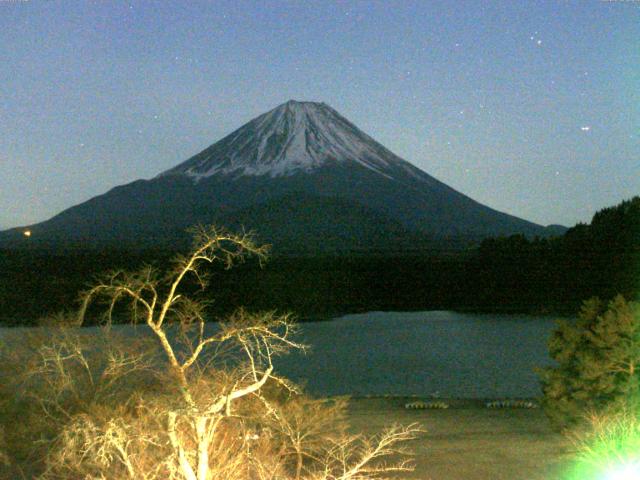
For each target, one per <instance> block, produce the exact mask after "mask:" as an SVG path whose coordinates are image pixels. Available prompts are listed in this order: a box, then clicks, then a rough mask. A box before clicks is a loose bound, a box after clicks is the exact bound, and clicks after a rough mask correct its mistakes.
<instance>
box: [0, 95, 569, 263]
mask: <svg viewBox="0 0 640 480" xmlns="http://www.w3.org/2000/svg"><path fill="white" fill-rule="evenodd" d="M211 223H213V224H218V225H224V226H227V227H229V228H231V229H238V228H240V227H243V226H244V227H247V228H250V229H252V230H255V231H257V232H258V233H259V239H260V240H261V241H263V242H266V243H271V244H273V245H274V251H275V252H277V253H303V254H327V253H340V252H364V253H367V252H383V253H393V252H396V253H397V252H409V251H424V250H430V249H436V250H437V249H451V248H455V247H456V246H458V247H459V246H461V245H469V244H471V243H474V242H478V241H480V240H482V239H483V238H487V237H491V236H508V235H513V234H522V235H524V236H526V237H527V238H533V237H536V236H539V237H546V236H549V235H553V234H558V233H562V229H561V228H555V227H549V228H545V227H542V226H540V225H536V224H534V223H531V222H528V221H526V220H522V219H520V218H517V217H514V216H511V215H508V214H505V213H501V212H498V211H496V210H493V209H491V208H489V207H486V206H484V205H481V204H480V203H478V202H476V201H474V200H472V199H471V198H469V197H467V196H465V195H463V194H462V193H460V192H457V191H456V190H454V189H452V188H450V187H448V186H447V185H445V184H444V183H442V182H440V181H438V180H436V179H435V178H433V177H431V176H430V175H428V174H427V173H425V172H423V171H422V170H420V169H418V168H416V167H415V166H413V165H412V164H410V163H408V162H406V161H405V160H403V159H401V158H400V157H398V156H397V155H395V154H393V153H392V152H391V151H389V150H388V149H386V148H385V147H384V146H382V145H381V144H380V143H378V142H376V141H375V140H374V139H373V138H371V137H370V136H368V135H367V134H365V133H364V132H362V131H361V130H360V129H358V128H357V127H356V126H355V125H353V124H352V123H351V122H349V121H348V120H347V119H346V118H344V117H342V116H341V115H340V114H339V113H338V112H336V111H335V110H334V109H332V108H331V107H329V106H328V105H326V104H324V103H314V102H296V101H289V102H287V103H285V104H282V105H280V106H278V107H276V108H275V109H273V110H271V111H269V112H267V113H265V114H263V115H260V116H259V117H257V118H255V119H253V120H251V121H250V122H249V123H247V124H245V125H244V126H242V127H240V128H239V129H237V130H236V131H234V132H232V133H231V134H229V135H228V136H226V137H224V138H223V139H221V140H220V141H218V142H216V143H214V144H213V145H211V146H210V147H208V148H207V149H205V150H203V151H202V152H200V153H198V154H197V155H195V156H193V157H192V158H190V159H188V160H187V161H185V162H183V163H181V164H179V165H177V166H176V167H174V168H171V169H169V170H167V171H165V172H163V173H161V174H159V175H158V176H156V177H155V178H152V179H150V180H137V181H134V182H132V183H129V184H127V185H122V186H118V187H115V188H113V189H112V190H110V191H109V192H107V193H105V194H103V195H99V196H96V197H94V198H92V199H90V200H88V201H86V202H84V203H81V204H79V205H76V206H74V207H71V208H69V209H67V210H65V211H63V212H61V213H59V214H58V215H56V216H54V217H53V218H51V219H49V220H47V221H45V222H42V223H38V224H35V225H30V226H25V227H22V228H16V229H11V230H8V231H5V232H1V233H0V247H5V248H13V247H23V246H40V247H47V246H49V247H55V246H64V247H79V248H105V247H109V248H110V247H118V248H138V249H144V248H149V247H160V248H163V247H167V248H169V247H176V246H180V245H182V244H183V243H185V242H186V241H188V234H186V233H185V231H186V229H187V228H188V227H190V226H192V225H194V224H211ZM26 230H29V231H30V233H31V235H30V236H29V237H26V236H25V235H24V232H25V231H26Z"/></svg>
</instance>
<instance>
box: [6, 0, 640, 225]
mask: <svg viewBox="0 0 640 480" xmlns="http://www.w3.org/2000/svg"><path fill="white" fill-rule="evenodd" d="M288 99H296V100H312V101H324V102H326V103H328V104H329V105H331V106H332V107H333V108H335V109H336V110H338V111H339V112H340V113H341V114H342V115H344V116H345V117H347V118H348V119H349V120H351V121H352V122H353V123H355V124H356V125H357V126H359V127H360V128H361V129H362V130H364V131H365V132H366V133H368V134H369V135H371V136H373V137H374V138H375V139H377V140H378V141H379V142H381V143H382V144H383V145H385V146H386V147H388V148H389V149H391V150H392V151H393V152H394V153H396V154H398V155H400V156H401V157H403V158H404V159H406V160H408V161H410V162H412V163H413V164H415V165H416V166H418V167H420V168H421V169H423V170H425V171H426V172H427V173H429V174H431V175H433V176H435V177H436V178H438V179H439V180H441V181H443V182H445V183H447V184H448V185H450V186H452V187H453V188H455V189H457V190H459V191H461V192H463V193H465V194H467V195H469V196H470V197H472V198H474V199H476V200H478V201H480V202H482V203H484V204H486V205H488V206H490V207H493V208H496V209H498V210H501V211H505V212H508V213H511V214H514V215H517V216H519V217H522V218H525V219H527V220H531V221H534V222H537V223H541V224H550V223H561V224H565V225H568V226H570V225H573V224H575V223H576V222H579V221H583V222H588V221H589V220H590V218H591V216H592V215H593V213H594V212H595V211H596V210H598V209H600V208H603V207H605V206H610V205H613V204H616V203H618V202H620V201H621V200H623V199H627V198H630V197H631V196H633V195H639V194H640V1H637V0H636V1H634V0H627V1H624V0H617V1H616V0H611V1H599V0H575V1H561V0H550V1H503V0H499V1H498V0H497V1H495V2H494V1H483V2H481V1H461V0H455V1H453V0H443V1H435V0H421V1H410V0H400V1H397V2H392V1H385V2H383V1H370V0H367V1H362V2H355V1H340V2H330V1H318V2H310V1H309V2H306V1H305V2H294V1H288V2H285V1H268V2H267V1H253V0H252V1H239V0H232V1H221V0H217V1H215V2H214V1H208V2H205V1H194V0H189V1H169V0H162V1H160V0H159V1H155V2H152V1H119V0H110V1H96V2H93V1H83V2H75V1H56V0H50V1H44V0H42V1H38V0H32V1H27V0H0V228H9V227H13V226H18V225H25V224H30V223H35V222H38V221H42V220H45V219H47V218H49V217H51V216H53V215H54V214H56V213H58V212H59V211H61V210H63V209H65V208H68V207H70V206H72V205H75V204H77V203H80V202H82V201H84V200H87V199H89V198H90V197H93V196H95V195H98V194H101V193H104V192H105V191H107V190H109V189H110V188H112V187H114V186H116V185H120V184H123V183H128V182H131V181H133V180H135V179H138V178H150V177H153V176H155V175H156V174H158V173H160V172H161V171H163V170H166V169H168V168H169V167H172V166H174V165H176V164H178V163H179V162H181V161H183V160H186V159H187V158H188V157H190V156H192V155H194V154H196V153H198V152H199V151H200V150H202V149H203V148H205V147H207V146H208V145H210V144H212V143H214V142H216V141H217V140H219V139H220V138H222V137H223V136H225V135H226V134H228V133H230V132H231V131H232V130H234V129H236V128H238V127H240V126H241V125H242V124H244V123H245V122H247V121H249V120H251V119H252V118H254V117H255V116H257V115H259V114H261V113H263V112H265V111H267V110H269V109H271V108H273V107H275V106H277V105H279V104H280V103H283V102H285V101H287V100H288Z"/></svg>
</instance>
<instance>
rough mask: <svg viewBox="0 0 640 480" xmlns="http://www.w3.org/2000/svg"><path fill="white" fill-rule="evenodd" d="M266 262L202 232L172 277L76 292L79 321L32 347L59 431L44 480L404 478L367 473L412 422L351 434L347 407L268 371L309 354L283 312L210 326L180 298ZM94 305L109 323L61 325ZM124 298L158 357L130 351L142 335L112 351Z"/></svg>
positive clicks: (40, 400)
mask: <svg viewBox="0 0 640 480" xmlns="http://www.w3.org/2000/svg"><path fill="white" fill-rule="evenodd" d="M265 254H266V249H265V248H264V247H259V246H257V245H256V244H255V242H254V240H253V239H252V237H251V235H247V234H243V235H234V234H230V233H228V232H225V231H222V230H217V229H214V228H200V229H198V231H197V232H196V237H195V242H194V246H193V249H192V250H191V252H190V253H189V254H188V255H186V256H182V257H180V258H178V259H177V260H176V261H175V263H174V264H173V268H172V269H171V271H170V272H169V273H168V274H166V275H160V274H159V273H158V272H157V271H156V270H154V269H152V268H148V267H147V268H144V269H142V270H140V271H138V272H135V273H127V272H114V273H112V274H110V275H108V276H107V277H105V278H104V279H103V280H102V281H100V282H98V283H97V284H96V285H95V286H94V287H92V288H90V289H89V290H88V291H86V292H85V293H84V294H83V296H82V306H81V308H80V311H79V314H78V316H77V318H75V319H71V320H70V319H69V318H68V317H65V319H64V322H61V323H65V324H66V325H67V327H65V328H62V329H60V330H59V332H60V333H58V334H56V335H53V336H51V338H45V339H44V340H42V339H41V340H42V341H41V342H40V345H39V346H38V348H35V349H34V348H31V349H27V350H29V351H32V352H34V353H32V361H31V366H30V367H29V368H27V371H28V372H29V375H27V377H28V378H29V381H31V382H32V385H33V386H37V387H38V388H34V389H32V393H31V394H30V395H32V397H33V398H34V399H36V400H37V402H33V403H37V404H38V405H40V408H41V409H42V411H43V412H45V416H46V417H47V418H50V419H55V421H56V422H57V425H58V427H57V430H56V432H57V433H56V434H55V436H54V437H53V440H52V441H51V446H50V448H49V451H48V453H47V455H46V468H45V471H44V474H43V475H42V478H46V479H54V478H55V479H58V478H60V479H62V478H86V479H104V478H130V479H134V478H135V479H143V480H155V479H168V480H173V479H175V480H178V479H180V480H184V479H186V480H212V479H214V478H215V479H217V478H225V479H227V480H234V479H237V480H247V479H256V480H267V479H276V478H281V479H288V478H295V479H297V480H299V479H309V480H321V479H322V480H333V479H340V480H350V479H353V480H355V479H365V478H383V477H384V475H385V474H387V473H389V472H398V471H407V470H409V465H408V464H407V463H406V462H404V461H400V463H397V464H390V465H380V464H377V465H378V466H377V467H376V466H375V465H376V461H377V460H378V459H379V458H380V457H383V456H389V455H395V454H397V453H398V454H400V453H403V452H402V451H401V450H398V449H397V448H396V444H398V443H399V442H403V441H406V440H409V439H411V438H414V437H415V435H416V434H417V432H418V431H419V430H418V429H417V428H416V427H415V425H411V426H409V427H405V428H395V429H391V430H388V431H387V432H384V433H383V434H381V435H380V436H379V437H376V438H373V439H367V438H365V437H362V436H350V435H347V434H346V433H345V432H346V430H345V428H344V422H342V416H341V415H342V413H343V412H344V408H345V405H346V404H345V403H344V402H343V401H337V402H334V403H333V404H332V405H327V404H325V403H324V402H320V401H314V400H310V399H307V398H306V397H304V396H302V395H301V394H300V392H299V391H298V389H297V388H296V386H295V385H292V384H291V383H290V382H289V381H287V380H286V379H284V378H281V377H279V376H277V375H276V374H275V372H274V364H273V360H274V358H275V357H276V356H277V355H281V354H283V353H285V352H287V351H288V350H290V349H302V348H304V346H303V345H301V344H300V343H298V342H297V341H295V340H294V339H293V336H292V334H293V333H294V331H295V325H294V324H293V323H292V322H291V319H290V317H289V316H288V315H276V314H274V313H261V314H254V313H250V312H248V311H246V310H243V309H240V310H238V311H237V312H235V313H234V314H232V315H231V316H230V317H228V318H227V319H226V320H224V321H222V322H220V324H219V325H218V326H217V327H216V326H213V325H210V326H207V325H206V324H205V313H204V310H205V306H206V305H205V304H204V303H202V302H199V301H196V300H194V299H193V298H192V297H190V296H189V295H188V294H186V293H185V291H187V290H186V289H185V288H184V287H185V283H187V282H190V281H192V280H195V281H196V282H197V284H199V286H200V287H202V288H205V287H207V286H208V285H209V284H210V282H209V279H208V278H207V276H206V274H205V272H204V270H203V268H202V266H203V265H206V264H210V263H214V262H222V264H223V265H224V266H225V267H226V268H230V267H231V266H233V265H234V264H235V263H237V262H239V261H242V260H243V259H244V258H245V257H246V256H247V255H255V256H257V257H258V258H259V259H260V260H262V259H264V257H265ZM99 300H103V301H105V302H106V308H105V316H106V322H105V325H106V327H105V328H103V329H102V330H100V332H99V333H98V334H96V333H95V332H92V334H90V335H81V334H80V333H78V331H79V329H77V328H68V326H69V324H72V325H71V327H73V326H74V325H75V326H77V325H80V324H82V323H83V321H84V319H85V317H86V316H87V314H88V312H89V311H90V308H91V309H93V308H94V307H92V304H93V303H94V302H97V301H99ZM120 304H124V305H126V306H128V307H130V309H131V310H130V311H131V314H132V318H133V321H134V322H135V323H137V324H142V325H143V326H145V330H146V331H147V332H150V339H151V340H155V344H156V345H157V347H156V348H155V350H153V351H152V350H149V349H148V348H141V347H140V345H138V344H136V343H135V342H137V341H138V337H144V335H143V332H141V331H140V330H137V332H136V333H135V334H134V335H133V337H132V336H131V335H130V334H129V336H127V335H128V334H127V333H126V332H125V333H123V334H122V335H120V336H119V337H118V341H117V344H113V343H112V342H113V341H114V338H115V336H114V334H113V333H112V329H111V328H110V325H111V323H112V317H113V316H114V315H115V314H116V312H119V311H120V310H119V309H120V308H121V305H120ZM91 311H92V310H91ZM59 323H60V322H59ZM146 327H148V329H147V328H146ZM92 335H93V337H92ZM99 338H102V339H103V340H100V341H102V342H103V344H101V346H100V347H99V348H91V347H92V345H91V342H92V341H93V342H94V345H93V346H94V347H95V346H96V345H95V342H98V341H99V340H97V339H99ZM142 340H144V338H143V339H142ZM143 343H144V342H143ZM127 347H131V348H127ZM129 380H134V381H132V382H131V384H130V385H129V384H128V383H127V382H128V381H129ZM128 387H131V388H128ZM26 390H30V389H28V388H27V389H26Z"/></svg>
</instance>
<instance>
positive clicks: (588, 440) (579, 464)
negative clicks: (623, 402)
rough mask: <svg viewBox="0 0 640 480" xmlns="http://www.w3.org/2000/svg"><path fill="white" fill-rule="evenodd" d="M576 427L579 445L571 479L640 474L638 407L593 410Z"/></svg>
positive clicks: (574, 437)
mask: <svg viewBox="0 0 640 480" xmlns="http://www.w3.org/2000/svg"><path fill="white" fill-rule="evenodd" d="M585 420H586V421H585V423H584V425H583V426H582V427H581V428H579V429H576V430H574V431H572V433H571V434H570V438H571V440H572V442H573V445H574V447H575V449H576V452H577V455H576V459H575V464H574V465H573V468H572V470H571V472H570V474H569V475H568V476H567V477H568V478H569V479H570V480H578V479H580V480H582V479H584V480H590V479H593V480H602V479H612V480H613V479H616V480H617V479H632V478H640V413H639V412H638V410H637V408H626V407H622V408H616V409H615V410H614V411H608V412H602V413H592V414H590V415H587V416H586V417H585Z"/></svg>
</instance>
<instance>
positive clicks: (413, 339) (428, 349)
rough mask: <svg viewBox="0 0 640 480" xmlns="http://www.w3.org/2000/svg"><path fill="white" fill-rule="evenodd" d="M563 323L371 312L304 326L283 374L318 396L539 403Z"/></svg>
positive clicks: (444, 313)
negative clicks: (300, 350) (543, 374)
mask: <svg viewBox="0 0 640 480" xmlns="http://www.w3.org/2000/svg"><path fill="white" fill-rule="evenodd" d="M555 320H556V317H534V316H525V315H485V314H482V315H481V314H462V313H456V312H449V311H431V312H410V313H398V312H370V313H365V314H358V315H347V316H345V317H341V318H338V319H335V320H333V321H331V322H317V323H305V324H302V325H301V337H302V339H303V341H304V342H305V343H306V344H308V345H309V346H310V347H311V349H310V351H309V352H308V353H307V354H306V355H301V354H297V353H296V354H290V355H289V356H287V357H284V358H281V359H279V361H278V362H277V365H276V367H277V369H278V371H279V372H280V373H281V374H283V375H285V376H287V377H288V378H291V379H292V380H298V381H304V382H306V386H307V390H308V391H309V392H310V393H313V394H317V395H341V394H350V395H419V396H423V397H429V396H440V397H449V398H503V397H510V398H513V397H536V396H538V395H540V394H541V391H540V385H539V382H538V377H537V376H536V374H535V372H534V370H533V369H534V367H539V366H546V365H550V364H551V363H552V362H551V359H550V358H549V356H548V353H547V340H548V338H549V335H550V334H551V332H552V330H553V329H554V328H555V326H556V321H555Z"/></svg>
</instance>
